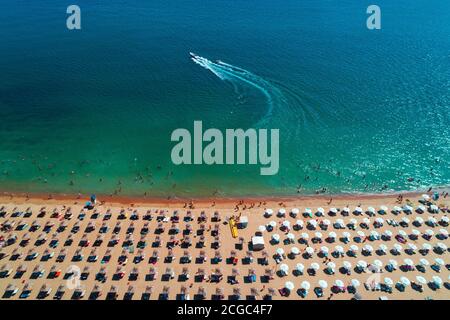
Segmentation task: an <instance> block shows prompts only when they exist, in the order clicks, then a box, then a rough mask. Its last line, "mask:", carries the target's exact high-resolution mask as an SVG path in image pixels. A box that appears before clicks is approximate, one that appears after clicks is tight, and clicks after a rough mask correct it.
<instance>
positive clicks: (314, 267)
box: [311, 262, 320, 271]
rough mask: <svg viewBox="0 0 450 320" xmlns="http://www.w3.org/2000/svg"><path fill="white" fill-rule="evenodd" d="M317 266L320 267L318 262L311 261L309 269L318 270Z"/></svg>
mask: <svg viewBox="0 0 450 320" xmlns="http://www.w3.org/2000/svg"><path fill="white" fill-rule="evenodd" d="M319 268H320V266H319V264H318V263H316V262H314V263H311V269H313V270H315V271H317V270H319Z"/></svg>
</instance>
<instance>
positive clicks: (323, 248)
mask: <svg viewBox="0 0 450 320" xmlns="http://www.w3.org/2000/svg"><path fill="white" fill-rule="evenodd" d="M320 251H322V252H323V253H328V251H329V250H328V247H321V248H320Z"/></svg>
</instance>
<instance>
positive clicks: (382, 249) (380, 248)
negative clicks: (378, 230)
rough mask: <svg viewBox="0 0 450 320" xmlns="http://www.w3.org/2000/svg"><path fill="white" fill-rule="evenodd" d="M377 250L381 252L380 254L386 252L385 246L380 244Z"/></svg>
mask: <svg viewBox="0 0 450 320" xmlns="http://www.w3.org/2000/svg"><path fill="white" fill-rule="evenodd" d="M378 249H379V250H381V251H382V252H386V250H387V246H386V245H385V244H380V246H379V247H378Z"/></svg>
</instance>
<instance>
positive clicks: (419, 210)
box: [416, 206, 426, 213]
mask: <svg viewBox="0 0 450 320" xmlns="http://www.w3.org/2000/svg"><path fill="white" fill-rule="evenodd" d="M416 211H417V212H419V213H424V212H425V211H426V209H425V207H424V206H417V208H416Z"/></svg>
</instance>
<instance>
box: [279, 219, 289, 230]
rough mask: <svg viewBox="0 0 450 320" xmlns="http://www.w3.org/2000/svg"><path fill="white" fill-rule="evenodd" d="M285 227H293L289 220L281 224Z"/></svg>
mask: <svg viewBox="0 0 450 320" xmlns="http://www.w3.org/2000/svg"><path fill="white" fill-rule="evenodd" d="M281 225H282V226H283V227H285V228H289V227H290V226H291V223H290V222H289V221H287V220H284V221H283V223H282V224H281Z"/></svg>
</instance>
